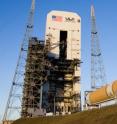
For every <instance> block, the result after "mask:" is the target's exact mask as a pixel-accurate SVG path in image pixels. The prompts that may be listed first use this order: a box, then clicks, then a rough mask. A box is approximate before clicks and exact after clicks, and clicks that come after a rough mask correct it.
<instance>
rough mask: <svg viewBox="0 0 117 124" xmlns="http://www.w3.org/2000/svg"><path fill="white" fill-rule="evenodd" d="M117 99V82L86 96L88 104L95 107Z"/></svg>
mask: <svg viewBox="0 0 117 124" xmlns="http://www.w3.org/2000/svg"><path fill="white" fill-rule="evenodd" d="M116 97H117V80H116V81H114V82H113V83H112V84H110V85H106V86H103V87H101V88H99V89H97V90H96V91H93V92H90V93H89V94H88V95H87V96H86V101H87V104H89V105H95V104H99V103H102V102H105V101H108V100H111V99H114V98H116Z"/></svg>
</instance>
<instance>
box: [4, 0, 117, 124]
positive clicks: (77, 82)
mask: <svg viewBox="0 0 117 124" xmlns="http://www.w3.org/2000/svg"><path fill="white" fill-rule="evenodd" d="M34 10H35V0H32V5H31V10H30V13H29V18H28V23H27V25H26V33H25V35H24V40H23V42H22V45H21V49H20V54H19V58H18V63H17V66H16V70H15V75H14V78H13V82H12V86H11V90H10V93H9V98H8V101H7V105H6V109H5V113H4V117H3V124H11V123H12V120H16V119H17V118H27V117H38V116H48V115H49V116H50V115H65V114H71V113H75V112H79V111H81V88H80V86H81V65H80V64H81V17H80V16H79V15H78V14H76V13H74V12H65V11H54V10H53V11H51V12H49V13H48V15H47V20H46V31H45V40H39V39H38V38H37V37H32V31H33V27H34V24H33V23H34ZM91 24H92V30H91V87H92V88H93V90H92V91H88V92H87V91H86V92H85V108H86V109H90V108H91V109H92V108H95V107H96V108H99V107H100V105H101V104H102V103H105V102H108V101H111V100H115V99H117V81H114V82H113V83H112V84H111V85H106V86H103V87H102V84H103V83H105V81H104V80H105V73H104V66H103V63H102V58H101V55H102V54H101V50H100V45H99V41H98V40H97V39H98V32H97V29H96V18H95V13H94V7H93V6H92V7H91ZM97 82H98V83H100V82H102V84H101V83H100V84H101V85H100V87H98V88H97V87H96V85H97Z"/></svg>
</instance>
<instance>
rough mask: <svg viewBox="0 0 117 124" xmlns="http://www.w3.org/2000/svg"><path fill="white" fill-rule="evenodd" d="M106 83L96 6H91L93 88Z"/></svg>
mask: <svg viewBox="0 0 117 124" xmlns="http://www.w3.org/2000/svg"><path fill="white" fill-rule="evenodd" d="M104 83H106V76H105V70H104V65H103V59H102V52H101V49H100V44H99V38H98V31H97V28H96V17H95V10H94V6H93V5H92V6H91V87H92V88H94V89H95V88H99V87H100V86H102V85H103V84H104Z"/></svg>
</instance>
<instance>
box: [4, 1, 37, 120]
mask: <svg viewBox="0 0 117 124" xmlns="http://www.w3.org/2000/svg"><path fill="white" fill-rule="evenodd" d="M34 10H35V0H32V4H31V9H30V13H29V18H28V22H27V24H26V32H25V35H24V39H23V42H22V44H21V48H20V53H19V57H18V61H17V66H16V70H15V74H14V77H13V81H12V86H11V89H10V93H9V97H8V101H7V105H6V109H5V112H4V117H3V122H5V121H10V120H15V119H17V118H19V117H20V116H21V115H20V114H21V103H22V89H23V85H24V72H25V64H26V58H27V50H28V45H29V39H30V37H31V36H32V31H33V26H34V25H33V20H34V19H33V18H34ZM11 113H12V114H11Z"/></svg>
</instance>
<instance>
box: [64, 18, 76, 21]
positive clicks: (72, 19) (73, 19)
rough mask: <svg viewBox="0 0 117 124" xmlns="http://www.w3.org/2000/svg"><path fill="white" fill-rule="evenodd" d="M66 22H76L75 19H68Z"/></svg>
mask: <svg viewBox="0 0 117 124" xmlns="http://www.w3.org/2000/svg"><path fill="white" fill-rule="evenodd" d="M65 21H66V22H75V18H70V17H66V18H65Z"/></svg>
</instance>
